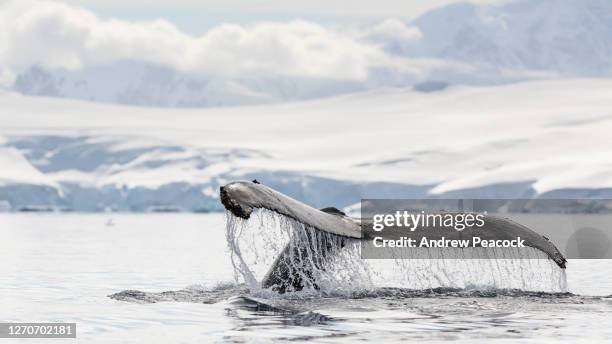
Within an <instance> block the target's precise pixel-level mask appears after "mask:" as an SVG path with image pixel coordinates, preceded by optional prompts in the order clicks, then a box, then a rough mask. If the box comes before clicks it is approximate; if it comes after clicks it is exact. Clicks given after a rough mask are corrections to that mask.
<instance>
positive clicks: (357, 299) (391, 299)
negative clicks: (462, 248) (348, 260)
mask: <svg viewBox="0 0 612 344" xmlns="http://www.w3.org/2000/svg"><path fill="white" fill-rule="evenodd" d="M224 221H225V219H224V216H223V215H221V214H206V215H191V214H159V215H157V214H155V215H151V214H147V215H144V214H143V215H128V214H123V215H121V214H120V215H117V214H89V215H80V214H2V215H0V238H1V242H2V249H1V250H0V271H2V273H3V278H2V282H1V283H0V321H4V322H8V321H10V322H21V321H23V322H25V321H28V322H49V321H62V322H76V323H77V333H78V334H77V337H78V341H79V342H81V343H130V342H133V343H136V342H147V343H167V342H174V343H177V342H180V343H196V342H197V343H208V342H258V343H259V342H272V341H288V340H292V341H296V342H300V341H309V342H326V343H328V342H343V341H347V342H353V341H357V340H364V339H370V340H376V341H379V342H403V341H418V342H422V341H433V342H436V341H447V340H454V341H459V342H466V343H474V342H482V343H488V342H490V341H491V340H492V339H495V340H507V341H512V342H515V341H517V340H520V341H522V342H563V341H565V342H580V341H584V342H603V341H605V340H609V339H611V338H612V330H611V329H610V327H609V326H608V324H609V319H610V318H611V316H612V297H607V296H609V295H612V278H611V277H610V276H612V261H610V260H571V261H570V262H569V265H568V269H567V278H568V285H569V290H570V291H571V293H572V294H573V295H554V294H538V293H515V294H512V293H500V292H494V291H493V292H486V293H474V292H469V293H468V292H454V291H434V292H431V291H430V292H423V293H416V292H406V291H396V290H379V291H372V292H371V293H365V294H363V295H358V296H354V297H340V296H338V297H316V296H313V297H309V298H307V299H300V300H295V299H287V298H265V297H261V296H260V297H256V298H254V297H248V296H245V291H244V288H242V287H240V286H236V285H235V284H233V283H234V282H233V281H234V273H233V268H232V265H231V261H230V255H229V252H228V249H227V245H226V240H225V225H224ZM123 290H139V291H144V292H150V293H159V292H164V291H177V290H186V291H185V292H182V293H178V294H177V293H170V294H151V295H156V297H158V299H164V300H191V301H198V302H176V301H166V302H156V303H138V302H126V301H120V300H114V299H111V298H109V297H108V295H111V294H115V293H118V292H121V291H123ZM132 301H133V300H132ZM40 341H41V342H47V341H48V340H40ZM53 341H54V342H64V341H65V342H74V340H71V339H64V340H59V339H54V340H53ZM28 342H31V341H28Z"/></svg>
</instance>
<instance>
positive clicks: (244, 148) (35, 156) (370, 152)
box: [0, 79, 612, 211]
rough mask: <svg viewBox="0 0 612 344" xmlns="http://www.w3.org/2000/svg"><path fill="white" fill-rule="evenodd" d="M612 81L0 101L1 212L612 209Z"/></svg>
mask: <svg viewBox="0 0 612 344" xmlns="http://www.w3.org/2000/svg"><path fill="white" fill-rule="evenodd" d="M611 105H612V81H610V80H605V79H559V80H549V81H531V82H525V83H514V84H509V85H503V86H487V87H474V86H470V87H468V86H451V87H448V88H446V89H444V90H440V91H438V92H431V93H423V92H416V91H412V90H410V89H407V90H386V91H371V92H366V93H359V94H353V95H344V96H340V97H334V98H328V99H323V100H312V101H307V102H294V103H287V104H281V105H260V106H238V107H231V108H210V109H160V108H143V107H126V106H116V105H105V104H96V103H90V102H82V101H75V100H68V99H54V98H45V97H26V96H22V95H18V94H15V93H0V109H1V110H0V111H1V112H0V166H2V169H0V209H4V210H8V209H10V210H19V209H23V210H28V209H30V210H33V209H40V208H43V209H44V208H49V207H51V208H54V209H67V210H76V211H104V210H107V209H114V210H122V211H159V210H163V211H169V210H185V211H209V210H219V208H220V204H219V202H218V199H217V192H218V187H219V185H221V184H223V183H226V182H227V181H230V180H235V179H258V180H260V181H261V182H263V183H265V184H268V185H271V186H273V187H275V188H277V189H279V190H281V191H283V192H285V193H288V194H290V195H292V196H295V197H297V198H299V199H302V200H304V201H305V202H307V203H310V204H313V205H316V206H321V207H322V206H330V205H333V206H338V207H344V206H348V205H351V204H355V203H357V202H358V201H359V199H360V198H364V197H377V198H384V197H451V196H462V197H493V198H496V197H497V198H502V197H504V198H505V197H510V198H517V197H549V196H552V197H611V196H612V179H611V177H610V176H612V160H611V159H610V156H611V155H610V147H611V146H612V135H610V132H612V106H611Z"/></svg>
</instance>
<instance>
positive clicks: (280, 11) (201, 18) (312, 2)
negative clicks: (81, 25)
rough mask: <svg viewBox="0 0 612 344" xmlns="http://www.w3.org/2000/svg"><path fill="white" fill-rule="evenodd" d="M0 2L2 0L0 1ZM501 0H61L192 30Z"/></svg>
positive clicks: (401, 13)
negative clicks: (227, 23) (169, 23)
mask: <svg viewBox="0 0 612 344" xmlns="http://www.w3.org/2000/svg"><path fill="white" fill-rule="evenodd" d="M0 1H2V0H0ZM461 1H471V2H475V3H496V2H500V1H504V0H375V1H372V0H304V1H286V0H285V1H281V0H172V1H169V0H130V1H126V0H65V1H63V2H65V3H69V4H74V5H78V6H82V7H85V8H88V9H90V10H93V11H94V12H96V13H97V14H98V15H100V16H103V17H118V18H121V19H128V20H149V19H154V18H165V19H167V20H170V21H172V22H174V23H175V24H176V25H177V26H178V27H180V28H182V29H183V30H186V31H190V32H192V33H202V32H203V31H205V30H206V29H208V28H210V27H211V26H215V25H218V24H220V23H224V22H234V23H239V24H245V23H252V22H256V21H260V20H272V21H276V20H288V19H294V18H302V19H308V20H314V21H319V22H322V23H343V22H347V21H360V20H367V19H369V18H370V19H379V18H387V17H405V18H413V17H416V16H418V15H419V14H422V13H423V12H425V11H427V10H429V9H431V8H435V7H438V6H443V5H446V4H450V3H454V2H461Z"/></svg>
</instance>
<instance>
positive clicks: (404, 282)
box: [226, 210, 567, 295]
mask: <svg viewBox="0 0 612 344" xmlns="http://www.w3.org/2000/svg"><path fill="white" fill-rule="evenodd" d="M226 215H227V232H226V236H227V241H228V244H229V248H230V251H231V259H232V263H233V265H234V271H235V274H236V278H237V280H239V281H240V280H242V281H244V282H245V283H246V284H247V286H248V287H249V289H250V290H251V292H255V293H268V292H270V288H269V289H268V290H266V288H267V287H269V286H266V285H265V283H264V281H266V280H267V281H270V280H271V279H270V278H269V277H270V276H267V274H268V272H269V271H270V269H271V268H272V267H273V266H279V267H281V268H279V269H278V271H282V276H281V277H284V278H287V277H288V276H289V278H290V279H291V278H292V279H293V281H289V282H287V283H286V284H287V285H286V287H287V289H286V290H284V291H289V292H290V291H295V290H293V289H292V282H295V281H299V282H300V283H301V284H303V287H304V288H303V290H302V291H300V293H301V294H304V293H312V292H316V293H324V294H341V295H350V294H353V293H356V292H363V291H371V290H375V289H377V288H383V287H390V288H404V289H430V288H437V287H443V288H461V289H520V290H524V291H542V292H565V291H567V282H566V276H565V270H564V269H561V268H559V267H558V266H557V265H556V263H555V262H553V261H552V260H550V259H548V257H547V256H546V254H545V253H544V252H541V251H539V250H537V249H534V248H530V247H528V248H522V249H520V250H519V249H515V250H508V249H490V248H489V249H483V248H450V249H448V250H444V251H442V250H439V249H427V248H419V249H414V250H411V251H410V255H409V256H406V254H405V251H403V253H402V254H403V255H400V254H399V253H398V254H397V256H394V257H395V258H392V259H362V258H361V257H360V242H359V240H358V239H351V238H343V237H339V236H336V235H334V234H329V233H327V232H324V231H320V230H317V229H315V228H312V227H309V226H307V225H305V224H303V223H300V222H297V221H295V220H293V219H290V218H288V217H285V216H283V215H280V214H278V213H276V212H273V211H269V210H257V211H255V212H253V214H252V215H251V218H250V219H249V220H243V219H241V218H237V217H235V216H233V215H232V214H231V213H230V212H227V213H226ZM466 250H474V251H472V252H469V253H467V252H466ZM465 257H478V258H469V259H467V258H465ZM280 275H281V273H279V274H278V276H277V277H279V276H280ZM272 280H273V279H272ZM277 287H278V286H277ZM271 289H274V288H271Z"/></svg>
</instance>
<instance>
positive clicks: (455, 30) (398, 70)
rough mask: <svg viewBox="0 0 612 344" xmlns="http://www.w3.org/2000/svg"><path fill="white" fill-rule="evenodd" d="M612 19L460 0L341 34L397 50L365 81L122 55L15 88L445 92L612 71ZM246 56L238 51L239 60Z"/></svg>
mask: <svg viewBox="0 0 612 344" xmlns="http://www.w3.org/2000/svg"><path fill="white" fill-rule="evenodd" d="M610 18H612V2H610V1H608V0H582V1H568V0H517V1H510V2H504V3H503V4H501V5H491V4H489V5H475V4H471V3H458V4H453V5H448V6H445V7H441V8H438V9H434V10H431V11H429V12H428V13H425V14H423V15H422V16H420V17H419V18H417V19H415V20H411V21H400V20H397V19H391V20H387V21H384V22H382V23H375V24H371V25H366V26H363V27H360V28H358V29H353V30H349V29H346V30H345V31H348V32H351V33H350V34H348V33H346V32H344V31H343V32H342V35H343V36H342V37H344V38H345V39H350V40H351V42H353V43H354V44H362V45H365V46H369V47H370V48H371V49H382V51H383V52H384V53H386V54H388V55H389V56H386V57H384V58H382V60H381V61H384V62H381V61H378V62H376V63H377V64H375V65H371V66H370V67H369V68H368V69H367V72H366V73H367V75H365V76H364V77H362V78H357V79H355V78H344V79H343V78H332V77H324V76H319V77H304V76H295V75H294V76H290V75H283V74H274V73H271V72H265V73H255V74H243V75H241V76H235V75H234V76H227V75H226V76H224V75H214V74H211V73H206V72H203V73H193V72H185V71H179V70H177V69H176V68H175V67H171V66H169V65H164V64H161V63H153V62H150V61H148V62H147V61H141V60H137V59H136V60H125V59H123V60H117V61H112V62H105V63H97V64H96V63H89V64H86V65H84V66H82V67H81V68H76V69H74V68H72V69H63V68H49V67H40V66H38V65H32V66H30V67H29V68H27V69H25V70H23V71H22V72H20V73H19V74H18V75H17V76H16V78H15V82H14V83H13V85H12V87H11V89H12V90H13V91H16V92H19V93H22V94H26V95H42V96H52V97H64V98H74V99H82V100H93V101H98V102H104V103H114V104H128V105H141V106H142V105H144V106H163V107H210V106H224V105H245V104H270V103H278V102H285V101H295V100H307V99H315V98H320V97H329V96H335V95H341V94H346V93H351V92H358V91H367V90H374V89H380V88H389V87H415V89H416V90H436V89H438V88H437V87H433V88H432V87H430V86H432V85H448V84H467V85H482V84H485V85H494V84H503V83H508V82H517V81H525V80H532V79H542V78H550V77H558V76H561V77H610V76H612V59H610V56H612V21H611V20H610ZM279 30H281V29H279ZM328 34H329V35H331V36H332V37H336V36H340V35H341V34H340V33H328ZM345 36H346V37H345ZM347 37H348V38H347ZM295 39H298V38H295ZM291 42H294V41H289V43H291ZM294 43H296V44H297V43H299V42H294ZM304 44H306V42H304ZM279 54H282V53H279ZM355 54H359V52H355ZM355 57H356V58H358V59H362V58H363V59H366V57H367V56H355ZM245 58H247V56H242V57H240V56H238V60H241V59H245ZM258 61H259V60H258ZM247 62H249V63H250V61H247ZM259 62H262V61H259ZM264 62H265V61H264ZM442 88H443V87H442Z"/></svg>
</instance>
